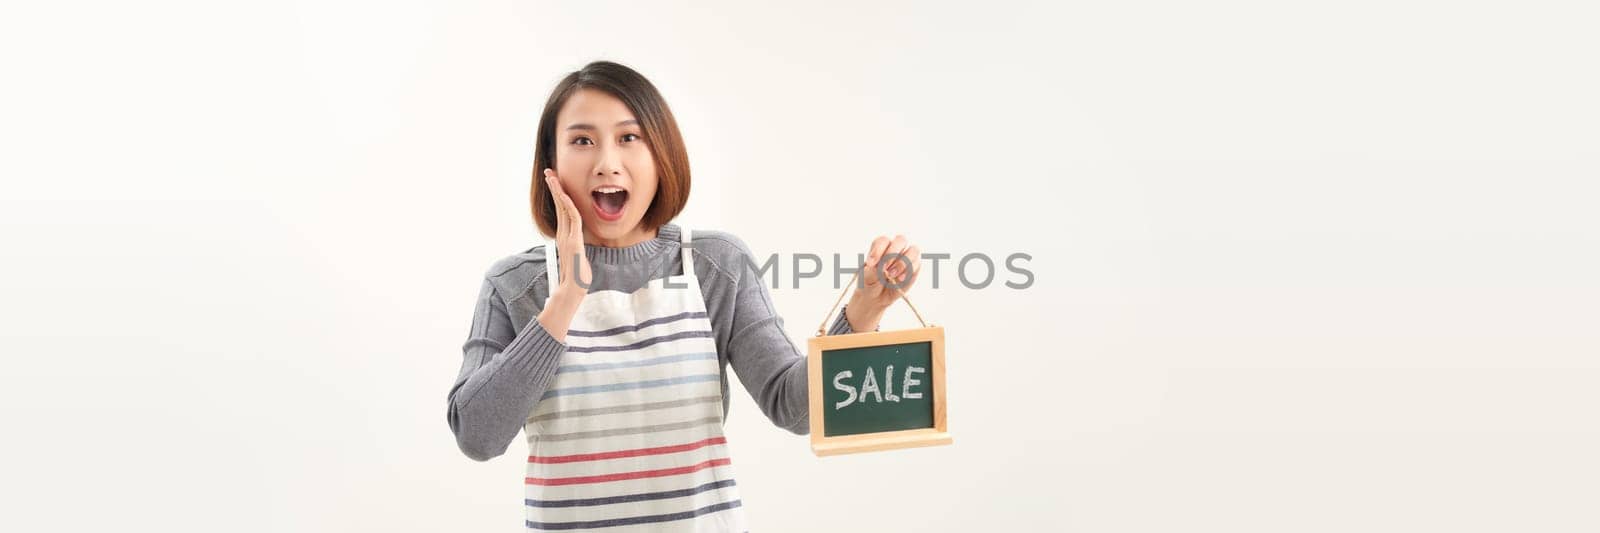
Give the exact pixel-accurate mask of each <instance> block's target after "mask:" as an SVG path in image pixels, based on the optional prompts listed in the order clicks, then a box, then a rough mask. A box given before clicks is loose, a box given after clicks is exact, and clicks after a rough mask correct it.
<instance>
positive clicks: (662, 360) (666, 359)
mask: <svg viewBox="0 0 1600 533" xmlns="http://www.w3.org/2000/svg"><path fill="white" fill-rule="evenodd" d="M716 358H717V352H699V353H682V354H678V355H663V356H661V357H652V358H650V359H640V360H638V361H624V362H621V363H590V364H586V365H561V367H560V368H557V369H556V373H557V374H561V373H564V372H588V371H590V370H607V369H612V368H638V367H642V366H655V365H660V364H666V363H676V362H678V361H694V360H697V359H716Z"/></svg>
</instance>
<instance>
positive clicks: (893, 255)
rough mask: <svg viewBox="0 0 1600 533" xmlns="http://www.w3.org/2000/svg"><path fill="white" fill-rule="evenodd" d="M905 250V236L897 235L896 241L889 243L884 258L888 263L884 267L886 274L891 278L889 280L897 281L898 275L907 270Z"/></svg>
mask: <svg viewBox="0 0 1600 533" xmlns="http://www.w3.org/2000/svg"><path fill="white" fill-rule="evenodd" d="M905 250H906V236H905V235H895V236H894V239H893V240H891V241H889V246H888V247H886V248H884V250H883V257H884V259H885V260H887V261H888V263H886V264H885V265H884V269H883V270H884V274H885V275H887V276H889V279H895V277H896V275H898V274H899V273H900V271H902V270H905V268H906V262H905V259H904V258H903V256H904V255H905Z"/></svg>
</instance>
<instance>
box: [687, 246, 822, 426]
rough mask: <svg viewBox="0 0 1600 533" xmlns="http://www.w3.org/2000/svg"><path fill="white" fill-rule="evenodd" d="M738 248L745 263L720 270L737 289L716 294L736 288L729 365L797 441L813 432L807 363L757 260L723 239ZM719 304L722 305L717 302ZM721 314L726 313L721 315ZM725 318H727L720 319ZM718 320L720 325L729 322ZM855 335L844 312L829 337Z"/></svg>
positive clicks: (728, 344) (726, 263)
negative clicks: (762, 274)
mask: <svg viewBox="0 0 1600 533" xmlns="http://www.w3.org/2000/svg"><path fill="white" fill-rule="evenodd" d="M718 237H721V238H724V239H726V240H727V241H728V242H730V243H731V244H733V245H734V247H735V248H736V249H737V250H738V253H739V254H740V255H743V257H741V258H739V259H738V260H733V261H723V262H722V264H720V265H718V266H719V267H720V268H725V269H730V270H734V271H733V272H728V273H727V274H729V275H728V276H727V279H726V280H719V281H723V282H725V283H731V284H732V287H715V288H713V289H712V291H713V292H717V291H719V290H725V289H727V288H731V289H732V291H733V295H732V298H731V302H730V303H731V307H732V309H731V320H728V322H731V324H730V325H729V326H728V327H729V331H730V332H731V333H729V335H728V337H727V341H726V343H725V345H724V348H725V349H726V350H727V352H728V354H727V357H728V362H729V364H730V365H731V366H733V371H734V373H735V374H737V375H738V376H739V382H740V383H742V384H743V385H744V388H745V390H747V391H749V393H750V397H751V398H752V399H754V400H755V403H756V405H758V406H760V407H761V411H762V413H764V414H765V415H766V416H767V418H768V419H770V420H772V423H773V424H775V425H777V426H778V427H780V428H783V429H784V430H787V431H789V432H791V433H794V434H796V435H805V434H807V433H810V431H811V422H810V416H809V413H810V395H809V391H808V389H807V383H806V379H807V377H808V376H807V374H806V357H805V354H804V353H803V352H801V351H800V349H799V347H798V346H796V344H795V342H794V341H793V340H792V339H790V338H789V336H788V335H787V334H786V333H784V330H783V318H782V317H780V316H779V315H778V312H777V309H776V308H775V307H774V306H773V303H772V294H771V292H770V290H769V289H768V288H767V286H766V284H765V283H763V281H764V279H763V278H762V277H761V275H760V273H759V272H758V271H757V270H756V269H755V264H756V263H755V261H754V258H753V257H752V256H751V255H750V252H749V250H748V249H747V248H745V246H744V243H743V242H742V241H740V240H738V239H737V238H735V237H732V236H729V235H727V234H721V233H720V232H719V233H718ZM712 299H713V300H716V299H718V298H717V297H716V296H713V297H712ZM718 314H720V313H718ZM716 318H721V317H716ZM723 320H727V319H722V320H717V322H719V323H720V322H723ZM846 333H851V331H850V323H849V321H847V320H846V319H845V314H844V310H843V309H841V310H840V312H839V316H838V317H837V318H835V319H834V321H833V324H832V326H830V327H829V328H828V334H829V335H841V334H846Z"/></svg>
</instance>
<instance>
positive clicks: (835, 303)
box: [817, 266, 928, 337]
mask: <svg viewBox="0 0 1600 533" xmlns="http://www.w3.org/2000/svg"><path fill="white" fill-rule="evenodd" d="M862 268H866V267H865V266H863V267H862ZM860 275H861V268H858V269H856V271H855V273H854V274H851V275H850V283H846V284H845V286H844V290H843V291H840V292H839V297H838V298H837V299H835V300H834V301H833V307H830V308H828V314H827V315H824V316H823V317H822V323H821V324H818V325H817V336H818V337H821V336H823V335H824V334H826V332H827V330H828V319H830V318H833V312H834V311H836V310H838V309H839V303H840V302H843V301H844V295H845V294H847V293H849V292H850V287H852V286H855V284H856V277H858V276H860ZM834 279H838V278H834ZM880 281H886V280H880ZM883 286H884V287H886V288H888V289H889V290H892V291H894V292H895V294H898V295H899V296H900V299H901V300H903V301H905V302H906V307H910V308H911V314H914V315H917V322H918V323H921V324H922V327H928V323H927V321H924V320H922V313H920V312H918V311H917V306H915V305H911V298H908V297H906V293H905V291H902V290H900V288H899V287H895V286H894V285H892V284H889V283H884V285H883Z"/></svg>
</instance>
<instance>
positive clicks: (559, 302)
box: [539, 168, 594, 343]
mask: <svg viewBox="0 0 1600 533" xmlns="http://www.w3.org/2000/svg"><path fill="white" fill-rule="evenodd" d="M544 182H545V184H546V185H547V186H548V188H549V189H550V195H551V196H552V197H553V199H554V200H555V204H556V238H555V241H556V257H557V258H558V259H559V260H560V261H561V262H560V263H559V264H558V265H557V266H558V268H557V270H558V274H557V275H559V276H561V279H560V280H556V281H555V282H554V283H550V303H549V304H547V305H545V308H544V310H543V311H541V312H540V313H539V323H540V324H542V325H543V326H544V329H545V331H548V332H550V336H551V337H554V338H555V339H556V340H557V341H560V342H563V343H564V342H566V341H567V328H568V327H569V326H571V325H572V317H573V315H576V314H577V313H578V304H580V303H583V297H584V295H586V294H588V292H589V290H588V289H587V288H586V287H585V285H588V284H589V283H591V282H593V281H594V274H593V271H592V269H590V268H589V261H588V258H586V257H584V255H583V216H582V215H581V214H580V213H579V212H578V206H577V205H576V204H574V203H573V202H572V198H571V197H569V196H567V192H566V190H564V189H562V188H561V180H560V179H558V178H557V177H556V173H555V171H554V170H550V169H548V168H547V169H544ZM545 260H549V255H548V254H546V256H545ZM574 274H577V275H576V276H574ZM580 279H581V280H582V284H581V285H580V284H579V280H580Z"/></svg>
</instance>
